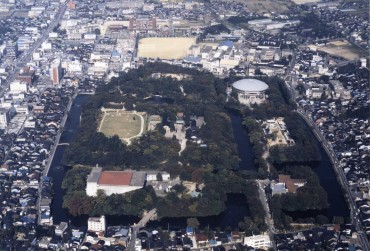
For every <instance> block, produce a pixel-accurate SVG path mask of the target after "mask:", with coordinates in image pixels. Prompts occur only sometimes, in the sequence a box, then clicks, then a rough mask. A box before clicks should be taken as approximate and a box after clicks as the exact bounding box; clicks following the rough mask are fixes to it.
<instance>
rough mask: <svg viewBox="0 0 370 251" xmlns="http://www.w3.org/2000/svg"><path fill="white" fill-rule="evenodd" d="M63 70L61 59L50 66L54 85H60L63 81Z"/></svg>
mask: <svg viewBox="0 0 370 251" xmlns="http://www.w3.org/2000/svg"><path fill="white" fill-rule="evenodd" d="M62 75H63V69H62V65H61V62H60V60H59V59H55V60H54V61H53V62H52V64H51V66H50V78H51V81H52V82H53V84H54V85H58V84H59V82H60V80H61V79H62Z"/></svg>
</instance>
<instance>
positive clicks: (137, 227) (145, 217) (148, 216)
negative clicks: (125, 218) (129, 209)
mask: <svg viewBox="0 0 370 251" xmlns="http://www.w3.org/2000/svg"><path fill="white" fill-rule="evenodd" d="M155 217H157V209H156V208H154V209H152V210H150V211H149V212H147V213H146V214H145V215H143V217H142V218H141V220H140V221H139V222H138V223H137V224H135V225H133V226H131V227H132V235H131V239H130V242H129V244H128V246H127V250H128V251H135V243H136V237H137V234H138V232H139V230H140V228H142V227H145V225H146V224H147V223H148V221H150V220H151V219H153V218H155Z"/></svg>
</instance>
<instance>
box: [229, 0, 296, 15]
mask: <svg viewBox="0 0 370 251" xmlns="http://www.w3.org/2000/svg"><path fill="white" fill-rule="evenodd" d="M226 1H227V2H232V1H235V2H239V3H244V4H246V5H247V9H248V11H249V12H256V13H260V14H263V13H265V12H274V13H285V12H287V11H289V9H288V6H291V5H293V2H292V1H291V0H226Z"/></svg>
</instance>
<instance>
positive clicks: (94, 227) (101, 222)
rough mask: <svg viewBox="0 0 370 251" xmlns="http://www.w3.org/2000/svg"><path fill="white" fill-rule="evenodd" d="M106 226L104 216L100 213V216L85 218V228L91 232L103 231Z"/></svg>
mask: <svg viewBox="0 0 370 251" xmlns="http://www.w3.org/2000/svg"><path fill="white" fill-rule="evenodd" d="M106 227H107V223H106V220H105V216H104V215H102V216H100V217H90V218H89V219H88V220H87V230H88V231H92V232H100V231H103V232H105V229H106Z"/></svg>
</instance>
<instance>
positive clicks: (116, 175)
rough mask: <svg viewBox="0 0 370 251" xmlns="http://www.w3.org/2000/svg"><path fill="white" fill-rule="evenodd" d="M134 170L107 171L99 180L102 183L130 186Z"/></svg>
mask: <svg viewBox="0 0 370 251" xmlns="http://www.w3.org/2000/svg"><path fill="white" fill-rule="evenodd" d="M132 176H133V172H121V171H105V172H102V173H101V175H100V178H99V180H98V184H100V185H112V186H129V185H130V183H131V179H132Z"/></svg>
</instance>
